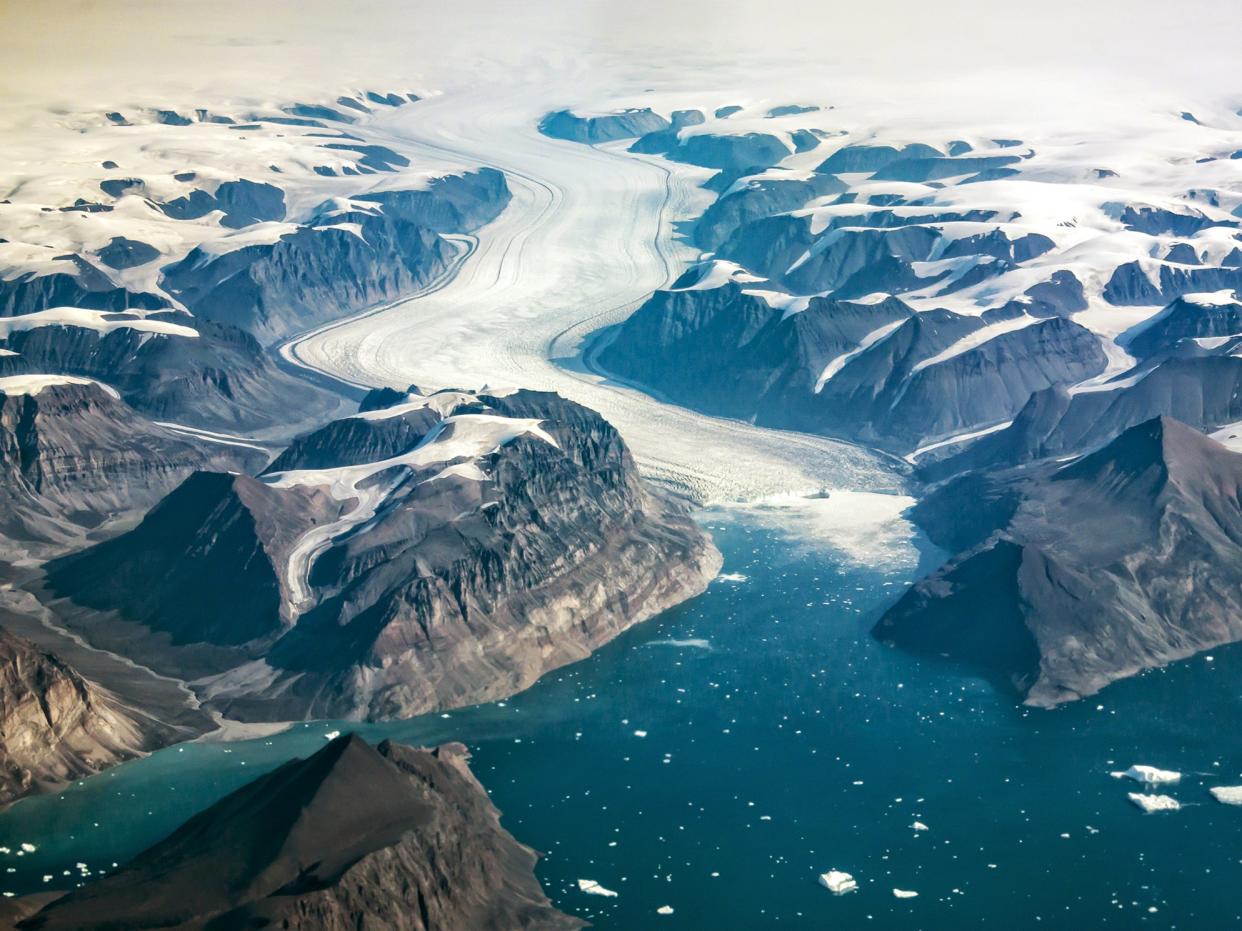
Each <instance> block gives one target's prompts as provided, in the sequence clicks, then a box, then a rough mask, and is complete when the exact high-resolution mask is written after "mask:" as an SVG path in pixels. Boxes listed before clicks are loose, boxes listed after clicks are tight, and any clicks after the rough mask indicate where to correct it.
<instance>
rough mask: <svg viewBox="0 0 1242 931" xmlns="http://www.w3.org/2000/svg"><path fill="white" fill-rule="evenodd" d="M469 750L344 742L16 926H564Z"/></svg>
mask: <svg viewBox="0 0 1242 931" xmlns="http://www.w3.org/2000/svg"><path fill="white" fill-rule="evenodd" d="M466 760H467V755H466V752H465V747H463V746H461V745H460V744H448V745H445V746H442V747H438V748H436V749H434V750H416V749H414V748H412V747H406V746H402V745H399V744H393V743H390V742H387V741H385V742H384V743H382V744H380V745H379V747H378V748H372V747H370V746H369V745H367V744H366V743H365V742H364V741H363V740H362V739H361V738H358V737H356V736H354V735H346V736H343V737H338V738H336V739H335V740H333V741H332V742H330V743H329V744H328V745H327V746H325V747H324V748H323V749H322V750H320V751H319V752H318V753H316V754H315V755H314V756H311V757H309V758H308V759H304V760H300V759H299V760H293V761H291V762H289V763H286V764H284V765H283V766H281V767H280V768H279V769H276V770H274V771H273V772H271V773H268V774H267V775H265V776H261V777H260V778H258V779H256V780H255V781H254V782H252V783H250V784H249V785H246V786H244V787H243V788H241V789H239V790H237V791H236V792H234V793H232V794H231V795H228V796H226V797H225V798H224V799H222V800H221V801H219V802H217V803H216V804H215V805H213V806H212V807H210V808H208V809H207V810H206V811H204V812H202V813H201V814H199V815H196V816H195V817H193V818H191V819H190V820H189V821H187V822H186V823H185V824H184V825H182V826H181V827H180V828H179V829H177V831H175V832H174V833H173V834H172V835H171V836H169V837H168V838H166V839H165V840H163V841H161V842H160V843H158V844H156V845H155V846H154V847H151V848H150V849H149V850H147V851H145V852H144V853H141V854H139V855H138V856H137V857H136V858H135V859H134V860H133V861H132V862H130V863H129V864H127V865H126V866H125V867H123V868H122V869H121V870H120V871H118V872H116V873H114V874H112V875H110V876H107V877H104V878H102V879H100V880H98V881H97V882H94V883H92V884H90V885H89V886H87V887H85V888H83V889H80V890H77V891H75V892H72V893H70V894H69V895H67V896H66V897H64V898H63V899H60V900H58V901H56V902H54V903H53V904H51V905H50V906H48V907H47V908H45V909H44V910H43V911H41V912H39V913H37V914H35V915H34V916H33V917H30V918H27V919H26V920H24V921H22V922H21V923H20V924H19V927H21V928H23V929H43V931H57V929H66V931H68V929H71V928H72V929H75V931H88V929H97V931H103V929H119V928H127V929H134V931H137V929H141V928H179V929H191V928H203V929H206V928H210V929H212V931H231V929H238V931H240V929H250V928H268V927H270V928H284V929H288V931H312V929H314V931H323V929H333V931H335V929H340V931H344V929H356V928H389V929H394V931H432V929H437V931H474V929H481V928H506V929H513V931H519V929H524V931H562V929H564V931H570V929H575V928H580V927H582V926H583V922H581V921H578V920H577V919H575V918H572V917H570V916H568V915H565V914H563V913H561V912H558V911H556V910H555V909H554V908H553V907H552V906H551V904H550V903H549V902H548V900H547V897H546V896H544V894H543V891H542V890H541V889H540V888H539V883H538V881H537V880H536V879H535V876H534V866H535V862H536V854H535V853H534V851H532V850H531V849H530V848H528V847H524V846H522V845H521V844H519V843H518V842H517V841H516V840H514V839H513V837H512V836H511V835H510V834H509V833H508V832H506V831H505V830H504V829H503V828H502V827H501V826H500V820H499V812H497V811H496V809H495V808H494V807H493V806H492V804H491V802H490V801H489V800H488V798H487V794H486V792H485V791H484V790H483V788H482V786H480V785H479V784H478V782H476V781H475V779H474V777H473V776H472V775H471V773H470V771H469V769H468V767H467V765H466Z"/></svg>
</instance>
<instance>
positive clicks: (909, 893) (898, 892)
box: [893, 889, 918, 899]
mask: <svg viewBox="0 0 1242 931" xmlns="http://www.w3.org/2000/svg"><path fill="white" fill-rule="evenodd" d="M893 895H894V896H896V897H897V898H899V899H914V898H917V897H918V893H917V892H915V891H914V890H913V889H894V890H893Z"/></svg>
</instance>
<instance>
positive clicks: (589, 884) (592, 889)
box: [578, 879, 617, 899]
mask: <svg viewBox="0 0 1242 931" xmlns="http://www.w3.org/2000/svg"><path fill="white" fill-rule="evenodd" d="M578 888H579V889H580V890H582V891H583V892H585V893H586V894H587V895H602V896H604V897H606V898H609V899H615V898H616V897H617V894H616V893H615V892H613V891H612V890H611V889H605V888H604V887H603V886H601V885H600V884H599V883H597V882H596V881H595V880H593V879H580V880H578Z"/></svg>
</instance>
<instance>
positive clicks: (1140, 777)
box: [1110, 763, 1182, 786]
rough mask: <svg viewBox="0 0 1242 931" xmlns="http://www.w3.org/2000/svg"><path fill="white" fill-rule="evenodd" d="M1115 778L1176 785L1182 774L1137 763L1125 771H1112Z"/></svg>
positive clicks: (1151, 783)
mask: <svg viewBox="0 0 1242 931" xmlns="http://www.w3.org/2000/svg"><path fill="white" fill-rule="evenodd" d="M1110 775H1112V777H1113V778H1114V779H1133V780H1134V781H1135V782H1141V783H1143V784H1144V785H1149V786H1162V785H1174V784H1176V783H1178V782H1181V781H1182V774H1181V773H1179V772H1174V771H1173V770H1171V769H1157V768H1156V767H1154V766H1145V765H1143V764H1141V763H1136V764H1135V765H1133V766H1131V767H1130V768H1129V769H1127V770H1125V771H1124V772H1114V773H1111V774H1110Z"/></svg>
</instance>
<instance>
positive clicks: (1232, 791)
mask: <svg viewBox="0 0 1242 931" xmlns="http://www.w3.org/2000/svg"><path fill="white" fill-rule="evenodd" d="M1208 791H1209V792H1211V793H1212V798H1214V799H1216V801H1218V802H1220V803H1221V804H1222V805H1242V786H1212V788H1210V789H1208Z"/></svg>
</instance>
